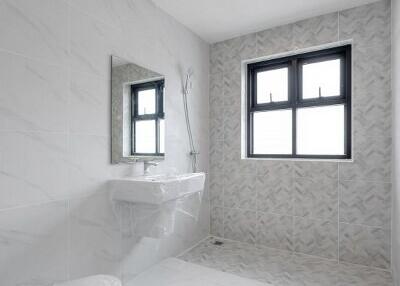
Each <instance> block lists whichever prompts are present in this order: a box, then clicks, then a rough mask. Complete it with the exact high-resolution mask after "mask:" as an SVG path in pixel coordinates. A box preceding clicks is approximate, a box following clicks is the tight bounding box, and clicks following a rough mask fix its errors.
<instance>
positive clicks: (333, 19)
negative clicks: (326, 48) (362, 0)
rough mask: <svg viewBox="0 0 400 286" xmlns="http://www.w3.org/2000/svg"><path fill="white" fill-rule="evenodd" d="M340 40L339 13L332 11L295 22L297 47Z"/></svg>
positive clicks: (294, 38)
mask: <svg viewBox="0 0 400 286" xmlns="http://www.w3.org/2000/svg"><path fill="white" fill-rule="evenodd" d="M337 40H338V13H330V14H326V15H322V16H318V17H313V18H310V19H306V20H302V21H299V22H296V23H294V24H293V42H294V43H293V44H294V46H295V49H303V48H308V47H312V46H318V45H322V44H327V43H332V42H335V41H337Z"/></svg>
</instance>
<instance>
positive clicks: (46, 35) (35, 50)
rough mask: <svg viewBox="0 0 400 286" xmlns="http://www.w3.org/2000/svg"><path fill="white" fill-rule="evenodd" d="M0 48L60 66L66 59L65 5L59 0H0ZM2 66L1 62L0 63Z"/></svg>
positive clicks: (66, 27) (66, 8)
mask: <svg viewBox="0 0 400 286" xmlns="http://www.w3.org/2000/svg"><path fill="white" fill-rule="evenodd" d="M0 35H1V44H0V49H4V50H7V51H11V52H14V53H18V54H21V55H24V56H27V57H31V58H35V59H40V60H44V61H46V62H48V63H52V64H56V65H59V66H62V65H66V64H67V60H68V56H69V54H68V47H69V43H68V6H67V3H66V1H62V0H55V1H54V0H43V1H41V2H40V5H37V2H36V1H27V0H2V1H1V2H0ZM2 66H3V64H2Z"/></svg>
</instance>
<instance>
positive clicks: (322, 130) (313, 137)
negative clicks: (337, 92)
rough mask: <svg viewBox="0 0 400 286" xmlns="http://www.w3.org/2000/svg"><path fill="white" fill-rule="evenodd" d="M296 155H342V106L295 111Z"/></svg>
mask: <svg viewBox="0 0 400 286" xmlns="http://www.w3.org/2000/svg"><path fill="white" fill-rule="evenodd" d="M297 153H298V154H301V155H344V105H334V106H324V107H307V108H300V109H298V110H297Z"/></svg>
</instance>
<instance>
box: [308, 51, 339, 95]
mask: <svg viewBox="0 0 400 286" xmlns="http://www.w3.org/2000/svg"><path fill="white" fill-rule="evenodd" d="M302 68H303V98H304V99H307V98H318V97H319V95H320V94H321V97H329V96H339V95H340V59H335V60H329V61H323V62H317V63H310V64H304V65H303V66H302Z"/></svg>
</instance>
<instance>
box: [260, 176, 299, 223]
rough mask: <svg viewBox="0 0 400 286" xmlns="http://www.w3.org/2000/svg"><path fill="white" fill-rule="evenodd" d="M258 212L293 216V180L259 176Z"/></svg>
mask: <svg viewBox="0 0 400 286" xmlns="http://www.w3.org/2000/svg"><path fill="white" fill-rule="evenodd" d="M255 188H256V192H257V210H260V211H263V212H272V213H276V214H285V215H293V180H292V178H291V177H275V176H257V177H256V179H255Z"/></svg>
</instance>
